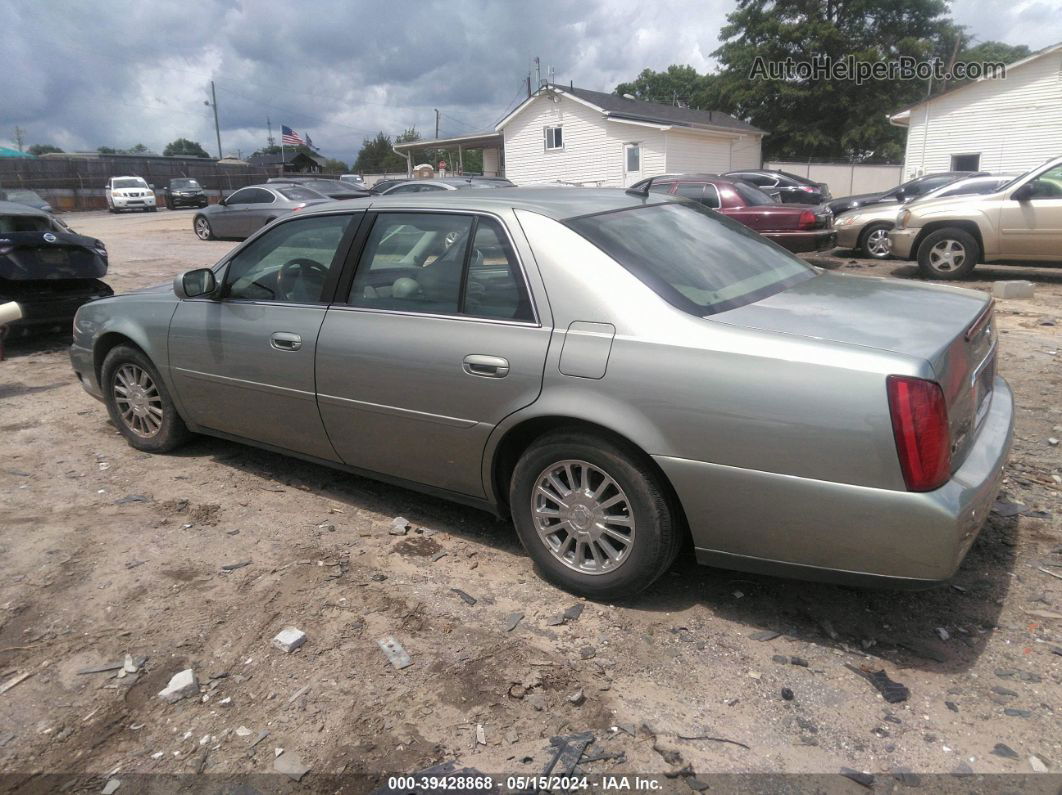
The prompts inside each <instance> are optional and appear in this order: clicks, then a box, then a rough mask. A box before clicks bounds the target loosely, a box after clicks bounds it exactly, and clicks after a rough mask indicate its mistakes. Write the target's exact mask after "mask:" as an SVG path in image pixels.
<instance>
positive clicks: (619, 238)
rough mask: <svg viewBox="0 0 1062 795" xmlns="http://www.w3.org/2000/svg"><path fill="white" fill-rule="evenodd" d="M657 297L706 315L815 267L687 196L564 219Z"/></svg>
mask: <svg viewBox="0 0 1062 795" xmlns="http://www.w3.org/2000/svg"><path fill="white" fill-rule="evenodd" d="M565 223H566V224H567V225H568V226H569V227H570V228H572V229H574V230H575V231H576V232H578V233H579V234H580V235H582V236H583V237H585V238H586V239H587V240H589V241H590V242H591V243H593V244H594V245H595V246H597V247H598V248H600V249H602V250H603V251H604V252H605V253H607V254H608V255H609V256H611V257H612V258H613V259H614V260H616V261H617V262H618V263H619V264H620V265H622V266H623V267H625V268H626V269H627V270H629V271H630V272H631V273H633V274H634V275H635V276H637V277H638V278H639V279H641V280H642V281H643V282H645V284H647V285H648V286H649V287H651V288H652V289H653V290H655V291H656V292H657V293H658V294H659V295H660V296H661V297H662V298H663V299H664V300H665V301H667V302H669V303H671V304H673V305H675V306H677V307H678V308H679V309H682V310H684V311H686V312H690V313H691V314H694V315H702V316H703V315H711V314H715V313H716V312H723V311H725V310H727V309H733V308H734V307H738V306H743V305H745V304H749V303H752V302H753V301H759V300H760V299H762V298H766V297H767V296H769V295H773V294H774V293H777V292H781V291H782V290H784V289H786V288H787V287H791V286H792V285H794V284H797V283H799V282H802V281H804V280H806V279H810V278H813V277H814V276H815V270H814V269H813V268H812V267H811V266H810V265H808V264H807V263H805V262H804V261H803V260H800V259H797V258H796V257H794V256H793V255H792V254H790V253H789V252H788V251H786V250H785V249H783V248H781V247H780V246H777V245H775V244H773V243H770V242H768V241H767V240H766V239H764V238H762V237H760V235H758V234H757V233H755V232H753V231H752V230H751V229H749V228H748V227H746V226H744V225H742V224H739V223H737V222H736V221H732V220H731V219H729V218H726V217H724V216H722V215H719V214H717V213H714V212H712V211H711V210H709V209H707V208H706V207H703V206H702V205H700V204H694V203H692V202H682V203H677V202H675V203H672V202H668V203H667V204H656V205H649V206H643V207H632V208H629V209H626V210H619V211H614V212H606V213H599V214H596V215H584V216H581V217H578V218H572V219H569V220H568V221H566V222H565Z"/></svg>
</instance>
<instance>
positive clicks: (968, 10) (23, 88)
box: [0, 0, 1062, 161]
mask: <svg viewBox="0 0 1062 795" xmlns="http://www.w3.org/2000/svg"><path fill="white" fill-rule="evenodd" d="M733 6H734V2H733V0H717V1H713V0H654V1H653V2H645V0H580V1H579V2H557V1H556V0H536V2H532V3H521V4H517V3H516V2H510V1H509V0H447V2H436V1H435V0H386V1H384V0H306V1H305V2H302V3H291V2H284V3H282V2H277V1H276V0H255V2H250V1H249V0H242V1H241V0H181V2H179V3H178V2H132V1H129V2H127V1H126V0H107V1H106V2H96V3H75V2H58V1H57V0H34V2H23V0H0V15H2V16H0V18H2V19H3V20H4V28H5V35H4V50H5V52H4V56H5V62H6V63H7V66H6V67H5V68H4V76H3V80H2V81H0V144H4V145H11V143H12V141H13V136H14V128H15V127H16V126H18V127H21V128H22V129H23V131H24V140H25V142H26V144H27V145H29V144H33V143H52V144H55V145H57V146H60V147H62V148H63V149H66V150H67V151H71V150H85V149H95V148H96V147H98V146H112V147H115V148H126V147H129V146H132V145H134V144H136V143H138V142H142V143H144V144H145V145H146V146H148V147H149V148H151V149H154V150H156V151H160V152H161V151H162V149H163V147H164V146H165V145H166V143H167V142H169V141H171V140H173V139H174V138H178V137H185V138H191V139H192V140H197V141H199V142H201V143H202V144H203V146H204V147H206V149H207V150H208V151H210V152H211V154H215V153H216V151H217V144H216V142H215V136H214V129H213V117H212V114H211V110H210V108H209V107H208V106H207V105H206V104H204V103H205V101H206V100H207V99H209V90H210V89H209V86H210V80H211V79H214V80H215V83H216V86H217V102H218V108H219V115H220V119H221V139H222V146H223V149H224V151H225V153H226V154H228V153H236V152H237V151H240V152H242V154H243V155H244V156H246V155H247V154H249V153H250V152H251V151H253V150H254V149H256V148H258V147H260V146H262V145H264V144H265V138H266V118H267V116H268V117H269V118H270V119H271V120H272V123H273V131H274V135H276V136H277V137H278V138H279V127H280V124H282V123H283V124H286V125H288V126H289V127H292V128H294V129H295V130H297V131H299V132H301V133H307V132H308V133H309V134H310V135H311V136H312V137H313V141H314V143H315V144H316V145H317V146H318V147H320V149H321V150H322V152H324V153H325V154H327V155H330V156H333V157H338V158H341V159H344V160H347V161H350V160H352V159H353V157H354V156H355V154H356V152H357V150H358V148H359V146H360V143H361V140H362V139H363V138H364V137H366V136H372V135H374V134H375V133H376V132H377V131H378V130H384V131H386V132H388V133H390V134H394V133H397V132H400V131H401V130H403V129H405V128H407V127H411V126H415V127H416V128H417V129H418V130H419V131H420V132H421V133H422V135H424V136H425V137H432V135H433V134H434V124H435V114H434V111H433V108H439V109H440V110H441V111H442V114H443V115H442V124H441V133H442V134H443V135H458V134H461V133H467V132H471V131H477V130H483V129H488V128H490V127H491V126H492V125H493V123H494V122H495V121H497V119H498V118H500V117H501V116H502V115H503V114H504V112H505V110H506V109H507V108H509V107H512V106H513V105H514V104H515V103H516V102H517V101H518V99H519V98H520V97H521V96H522V92H523V91H524V87H523V86H524V79H525V77H526V75H527V73H528V69H529V68H530V63H531V59H532V58H534V57H535V56H536V55H537V56H539V57H540V58H541V60H542V64H543V65H544V66H552V67H553V68H554V69H555V70H556V77H557V80H558V81H559V82H567V81H569V80H573V81H574V82H575V84H576V85H579V86H583V87H585V88H592V89H598V90H605V91H610V90H612V89H613V88H614V87H615V85H616V83H618V82H621V81H623V80H626V79H630V78H633V77H634V76H636V75H637V74H638V72H639V71H641V70H642V69H643V68H646V67H649V68H653V69H662V68H665V67H666V66H667V65H668V64H672V63H688V64H691V65H693V66H694V67H696V68H697V69H698V70H701V71H706V70H709V69H710V68H712V66H713V61H712V58H711V52H712V51H713V50H715V49H716V47H717V46H718V32H719V28H720V27H721V25H722V24H723V23H724V21H725V17H726V14H727V12H728V11H730V10H731V9H732V8H733ZM1060 10H1062V1H1060V0H1017V2H1009V3H1007V4H1006V5H1005V6H1004V5H1003V4H1000V3H998V0H955V2H953V4H952V14H953V17H954V18H955V19H956V21H958V22H960V23H962V24H965V25H967V26H969V28H970V31H971V32H972V33H973V35H974V36H975V37H976V38H977V39H978V40H986V39H997V40H1002V41H1005V42H1007V43H1009V44H1026V45H1028V46H1030V47H1032V48H1034V49H1036V48H1040V47H1044V46H1047V45H1049V44H1053V43H1056V42H1060V41H1062V13H1059V12H1060Z"/></svg>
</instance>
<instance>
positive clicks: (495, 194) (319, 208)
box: [302, 187, 682, 221]
mask: <svg viewBox="0 0 1062 795" xmlns="http://www.w3.org/2000/svg"><path fill="white" fill-rule="evenodd" d="M672 203H682V200H681V199H677V198H673V197H671V196H668V195H666V194H661V193H651V194H649V196H643V195H642V194H640V193H628V192H627V191H625V190H623V189H622V188H556V187H524V188H496V189H494V190H454V191H450V190H447V191H430V192H428V193H400V194H397V195H391V196H366V197H364V198H360V199H344V200H341V201H333V202H328V203H327V204H317V205H314V207H313V212H314V213H319V212H328V211H335V210H337V209H344V208H350V209H364V208H369V207H371V208H372V209H373V210H383V209H390V208H394V209H403V210H407V209H420V208H422V207H423V208H424V209H429V210H435V209H439V210H442V209H447V210H464V211H469V210H471V211H477V210H478V211H483V212H498V211H500V210H508V209H516V210H527V211H529V212H533V213H538V214H539V215H545V216H546V217H548V218H553V219H555V220H558V221H563V220H565V219H568V218H576V217H578V216H581V215H594V214H596V213H606V212H612V211H615V210H625V209H628V208H631V207H645V206H648V205H653V204H672ZM306 212H307V211H303V213H302V214H303V215H304V214H306Z"/></svg>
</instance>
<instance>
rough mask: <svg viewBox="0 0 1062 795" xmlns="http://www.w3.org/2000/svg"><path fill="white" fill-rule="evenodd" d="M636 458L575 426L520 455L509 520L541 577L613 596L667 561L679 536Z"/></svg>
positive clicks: (640, 583)
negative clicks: (574, 430) (572, 429)
mask: <svg viewBox="0 0 1062 795" xmlns="http://www.w3.org/2000/svg"><path fill="white" fill-rule="evenodd" d="M641 458H642V456H641V455H640V454H638V453H637V452H636V451H633V450H629V449H626V448H625V447H622V446H620V445H617V444H615V443H613V442H612V441H610V440H608V439H606V438H604V437H599V436H595V435H589V434H585V433H579V432H574V433H572V432H569V433H564V432H558V433H553V434H549V435H547V436H545V437H543V438H542V439H539V440H538V441H537V442H535V443H534V444H532V445H531V447H529V448H528V449H527V451H526V452H525V453H524V454H523V456H521V458H520V460H519V462H518V463H517V465H516V468H515V470H514V472H513V477H512V482H511V485H510V492H509V497H510V505H511V508H512V514H513V521H514V523H515V525H516V529H517V532H518V534H519V535H520V540H521V542H522V543H523V545H524V548H525V549H526V550H527V552H528V554H529V555H530V556H531V558H532V559H533V560H534V562H535V564H536V567H537V568H538V570H539V572H540V573H541V575H542V576H543V577H544V578H545V579H546V580H548V581H549V582H551V583H553V584H554V585H556V586H558V587H560V588H563V589H565V590H567V591H571V592H573V593H577V594H580V595H584V596H588V597H591V598H595V599H618V598H624V597H630V596H633V595H635V594H637V593H638V592H639V591H642V590H643V589H645V588H647V587H648V586H649V585H650V584H651V583H652V582H653V581H654V580H656V579H657V578H658V577H659V576H660V575H661V574H663V573H664V571H665V570H666V569H667V567H668V566H670V565H671V563H672V561H674V559H675V555H676V554H677V553H678V549H679V542H680V534H679V531H678V528H677V526H676V522H675V519H674V511H673V510H672V508H671V505H670V504H669V501H668V499H667V496H666V494H665V491H664V489H663V488H662V487H661V484H659V483H658V482H657V479H656V477H655V476H654V475H652V474H651V470H650V468H649V466H647V462H645V461H643V460H640V459H641Z"/></svg>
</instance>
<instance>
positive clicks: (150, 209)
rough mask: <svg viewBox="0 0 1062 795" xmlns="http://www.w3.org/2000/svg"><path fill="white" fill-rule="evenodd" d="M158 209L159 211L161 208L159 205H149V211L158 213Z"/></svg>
mask: <svg viewBox="0 0 1062 795" xmlns="http://www.w3.org/2000/svg"><path fill="white" fill-rule="evenodd" d="M158 211H159V208H158V206H157V205H156V206H155V207H148V212H149V213H157V212H158Z"/></svg>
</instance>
